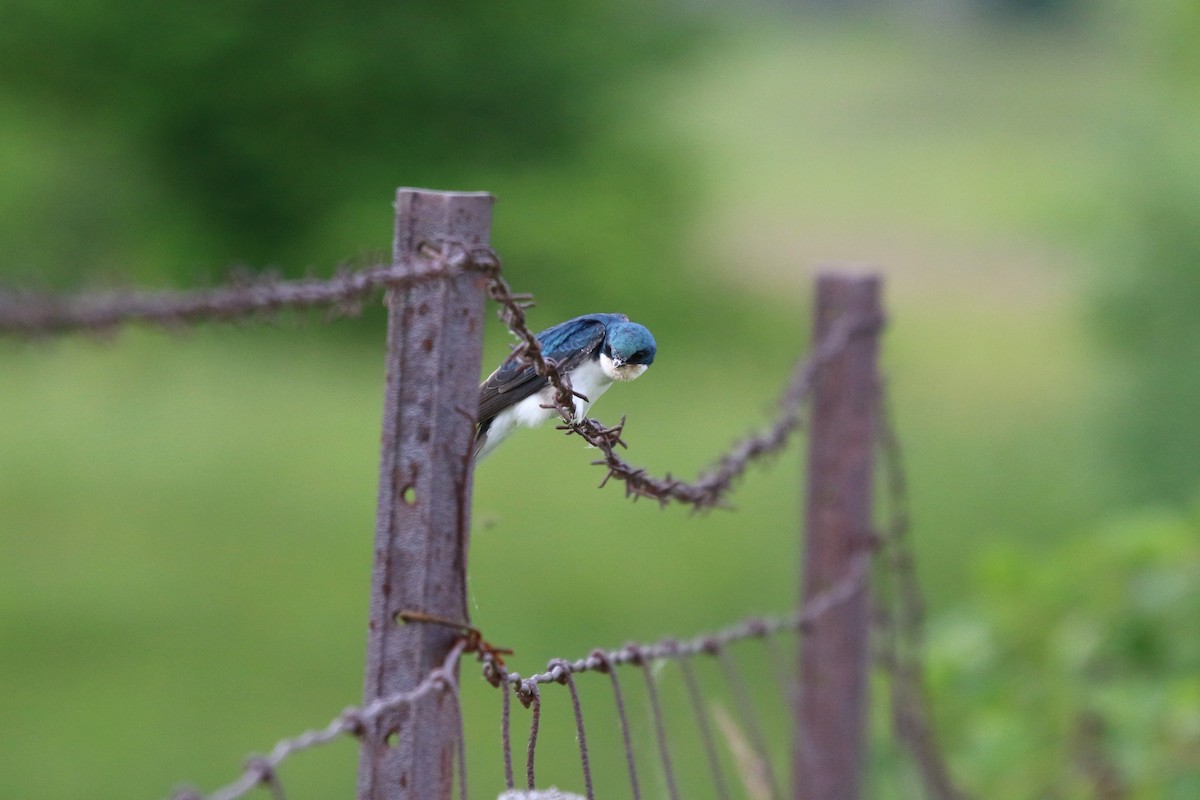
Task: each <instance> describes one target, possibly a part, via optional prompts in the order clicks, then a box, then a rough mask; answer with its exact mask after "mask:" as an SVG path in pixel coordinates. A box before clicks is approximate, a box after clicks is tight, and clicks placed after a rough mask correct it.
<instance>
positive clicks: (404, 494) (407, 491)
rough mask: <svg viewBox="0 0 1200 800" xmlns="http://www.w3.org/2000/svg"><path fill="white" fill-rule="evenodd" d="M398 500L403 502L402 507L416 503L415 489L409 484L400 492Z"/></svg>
mask: <svg viewBox="0 0 1200 800" xmlns="http://www.w3.org/2000/svg"><path fill="white" fill-rule="evenodd" d="M400 499H401V500H403V501H404V505H406V506H411V505H413V504H414V503H416V502H417V487H415V486H413V485H411V484H409V485H408V486H405V487H404V488H403V489H401V490H400Z"/></svg>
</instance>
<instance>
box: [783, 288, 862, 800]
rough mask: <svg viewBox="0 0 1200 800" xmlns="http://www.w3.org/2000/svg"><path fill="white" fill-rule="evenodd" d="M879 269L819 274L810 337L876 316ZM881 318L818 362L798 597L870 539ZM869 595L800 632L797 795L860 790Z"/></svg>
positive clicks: (833, 798) (848, 569)
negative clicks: (861, 273)
mask: <svg viewBox="0 0 1200 800" xmlns="http://www.w3.org/2000/svg"><path fill="white" fill-rule="evenodd" d="M879 285H880V281H879V278H878V277H877V276H848V275H841V274H824V275H820V276H819V277H818V278H817V298H816V322H815V332H814V336H813V341H814V342H820V341H823V339H824V337H826V336H828V335H830V333H831V332H832V331H833V330H834V328H835V326H836V325H838V324H839V320H840V321H841V322H840V324H846V322H848V321H853V320H863V321H866V320H871V319H879V318H881V317H882V312H881V310H880V299H879ZM878 335H879V334H878V327H877V326H866V327H863V328H862V329H861V330H859V331H857V332H855V333H853V334H851V336H850V338H849V340H848V341H847V344H846V346H845V347H842V348H841V349H840V350H839V351H838V352H837V353H836V355H834V356H833V358H831V359H830V360H828V361H827V362H826V363H824V364H822V365H821V366H820V367H819V368H818V370H817V372H816V375H815V378H814V384H813V400H812V415H811V420H810V423H809V429H810V433H809V445H808V469H807V473H808V474H807V501H806V505H805V544H804V556H803V558H804V564H803V576H804V577H803V590H802V591H803V598H804V601H805V602H806V603H807V602H808V601H810V600H811V599H812V598H814V597H816V596H818V595H820V594H821V593H822V592H823V591H826V590H828V589H829V588H830V586H832V585H833V584H835V583H837V582H838V581H839V580H844V579H845V578H846V576H847V575H850V574H852V573H853V571H854V570H855V569H865V563H864V561H865V559H867V558H869V554H870V551H871V548H872V533H871V490H872V476H873V470H874V453H875V431H876V424H877V420H876V414H877V408H878V398H879V391H880V381H879V375H878V366H877V356H878V350H879V341H878ZM870 613H871V612H870V596H869V592H868V589H867V583H866V581H863V582H862V583H861V588H860V589H859V590H858V591H856V592H855V593H854V595H853V596H851V597H850V598H849V599H848V600H847V601H846V602H843V603H841V604H839V605H838V606H836V607H835V608H832V609H830V610H829V612H828V613H825V614H823V615H821V616H820V617H818V618H817V619H816V620H815V621H814V623H813V624H812V626H811V628H810V629H808V630H807V631H806V633H807V635H806V636H803V637H801V642H800V670H799V673H800V674H799V677H798V680H799V692H798V698H797V709H796V714H795V716H794V719H795V726H796V729H795V731H794V740H793V753H792V768H793V787H794V796H795V797H796V798H803V799H804V800H856V798H858V797H859V794H860V791H859V790H860V785H861V776H862V771H863V764H864V749H865V748H864V738H865V730H866V723H867V671H868V665H869V661H870V652H869V639H868V634H869V631H870V624H871V618H870Z"/></svg>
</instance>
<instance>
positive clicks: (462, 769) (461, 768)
mask: <svg viewBox="0 0 1200 800" xmlns="http://www.w3.org/2000/svg"><path fill="white" fill-rule="evenodd" d="M446 689H447V691H448V692H449V693H450V696H451V699H452V700H453V701H454V720H455V724H456V725H457V726H458V797H459V800H467V735H466V734H467V731H466V726H465V725H464V724H463V710H462V700H461V698H460V697H459V694H458V684H456V683H448V684H447V686H446Z"/></svg>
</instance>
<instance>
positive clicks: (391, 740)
mask: <svg viewBox="0 0 1200 800" xmlns="http://www.w3.org/2000/svg"><path fill="white" fill-rule="evenodd" d="M383 742H384V744H386V745H387V746H388V747H396V746H398V745H399V744H400V731H398V730H390V731H388V735H387V736H386V737H384V740H383Z"/></svg>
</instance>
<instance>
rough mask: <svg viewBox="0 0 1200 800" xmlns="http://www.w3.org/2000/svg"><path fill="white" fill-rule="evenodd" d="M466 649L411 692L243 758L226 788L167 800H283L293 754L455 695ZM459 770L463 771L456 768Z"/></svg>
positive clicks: (456, 650)
mask: <svg viewBox="0 0 1200 800" xmlns="http://www.w3.org/2000/svg"><path fill="white" fill-rule="evenodd" d="M467 647H468V642H467V640H465V639H462V640H459V641H458V642H456V643H455V645H454V646H453V647H451V648H450V652H449V653H447V654H446V658H445V660H444V661H443V662H442V664H441V666H439V667H437V668H436V669H434V670H433V671H431V672H430V673H429V674H428V675H427V676H426V677H425V678H424V680H422V681H421V682H420V683H419V684H417V685H416V686H414V687H413V688H412V689H409V690H408V691H406V692H398V693H396V694H391V695H388V696H386V697H380V698H379V699H377V700H374V701H372V702H370V703H368V704H367V705H365V706H363V707H362V708H347V709H346V710H345V711H343V712H342V713H341V714H340V715H338V716H337V717H335V718H334V719H333V720H332V721H331V722H330V723H329V724H328V725H326V726H325V727H324V728H321V729H319V730H310V731H305V732H304V733H302V734H300V735H299V736H295V737H292V738H290V739H281V740H280V741H278V742H277V743H276V744H275V746H274V747H272V748H271V752H270V753H269V754H267V755H266V756H251V757H249V758H247V759H246V768H245V770H243V772H242V774H241V776H240V777H238V779H237V780H235V781H233V782H232V783H230V784H229V785H227V786H224V787H222V788H220V789H217V790H216V791H214V792H212V793H211V794H207V795H205V794H201V793H200V792H198V791H196V790H195V789H191V788H183V789H178V790H176V791H175V792H173V793H172V794H171V800H237V798H239V797H243V796H245V795H246V794H249V793H250V792H251V791H253V790H254V789H257V788H258V787H260V786H267V787H269V788H270V789H271V791H272V793H273V794H274V795H275V797H276V798H282V797H283V796H284V795H283V783H282V781H281V780H280V778H279V773H278V770H279V766H280V764H282V763H283V762H284V761H286V760H287V759H288V758H290V757H291V756H293V755H295V754H296V753H300V752H303V751H305V750H309V749H312V748H314V747H319V746H321V745H326V744H329V743H330V742H332V741H334V740H336V739H340V738H341V737H343V736H351V737H354V738H358V737H360V736H362V734H363V732H364V731H365V730H366V729H367V725H368V724H369V723H371V722H374V721H375V720H376V719H378V718H379V717H380V716H382V715H383V714H386V713H388V712H390V711H393V710H395V709H397V708H400V707H401V706H406V705H412V704H413V703H415V702H416V701H417V700H419V699H421V698H422V697H424V696H425V695H427V694H430V693H431V692H434V691H439V690H440V691H449V692H452V693H455V694H457V680H456V678H455V667H456V666H457V665H458V661H459V659H460V658H462V655H463V652H464V651H465V650H466V649H467ZM461 739H462V737H461V736H460V737H459V740H460V741H461ZM461 760H462V759H461V758H460V761H461ZM461 769H463V767H462V766H461V765H460V770H461ZM464 791H465V790H464Z"/></svg>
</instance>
